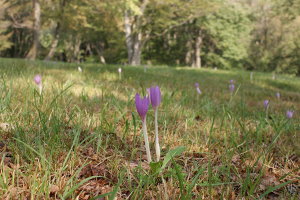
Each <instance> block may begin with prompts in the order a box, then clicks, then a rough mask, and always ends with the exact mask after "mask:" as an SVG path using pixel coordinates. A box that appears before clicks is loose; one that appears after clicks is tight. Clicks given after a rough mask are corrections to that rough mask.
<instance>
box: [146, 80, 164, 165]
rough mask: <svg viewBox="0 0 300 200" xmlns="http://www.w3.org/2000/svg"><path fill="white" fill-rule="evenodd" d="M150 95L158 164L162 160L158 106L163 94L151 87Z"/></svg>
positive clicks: (156, 88)
mask: <svg viewBox="0 0 300 200" xmlns="http://www.w3.org/2000/svg"><path fill="white" fill-rule="evenodd" d="M148 93H149V95H150V102H151V104H152V107H153V109H154V112H155V119H154V120H155V152H156V160H157V162H158V161H159V160H160V146H159V138H158V123H157V115H158V106H159V105H160V102H161V92H160V89H159V87H158V86H156V87H151V88H150V89H148Z"/></svg>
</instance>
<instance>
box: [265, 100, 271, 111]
mask: <svg viewBox="0 0 300 200" xmlns="http://www.w3.org/2000/svg"><path fill="white" fill-rule="evenodd" d="M269 102H270V101H269V100H264V107H265V109H267V108H268V107H269Z"/></svg>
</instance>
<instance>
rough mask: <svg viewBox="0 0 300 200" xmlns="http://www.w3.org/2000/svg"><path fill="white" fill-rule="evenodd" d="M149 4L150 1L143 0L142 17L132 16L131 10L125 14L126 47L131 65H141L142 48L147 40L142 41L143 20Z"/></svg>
mask: <svg viewBox="0 0 300 200" xmlns="http://www.w3.org/2000/svg"><path fill="white" fill-rule="evenodd" d="M148 3H149V0H143V1H142V2H141V6H140V12H141V14H140V15H135V16H131V15H130V14H131V13H130V10H126V11H125V14H124V26H125V37H126V47H127V54H128V63H129V64H130V65H140V64H141V55H142V48H143V46H144V43H145V41H146V38H147V37H146V38H144V41H142V35H143V34H142V31H141V18H142V17H143V15H144V12H145V9H146V7H147V5H148Z"/></svg>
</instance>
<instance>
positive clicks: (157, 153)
mask: <svg viewBox="0 0 300 200" xmlns="http://www.w3.org/2000/svg"><path fill="white" fill-rule="evenodd" d="M157 110H158V109H157V108H156V109H155V120H154V121H155V122H154V123H155V152H156V161H157V162H158V161H159V160H160V147H159V141H158V140H159V138H158V124H157Z"/></svg>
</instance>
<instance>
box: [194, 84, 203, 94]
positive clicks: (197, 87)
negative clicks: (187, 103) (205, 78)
mask: <svg viewBox="0 0 300 200" xmlns="http://www.w3.org/2000/svg"><path fill="white" fill-rule="evenodd" d="M195 87H196V90H197V93H198V94H202V92H201V90H200V87H199V83H195Z"/></svg>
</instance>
